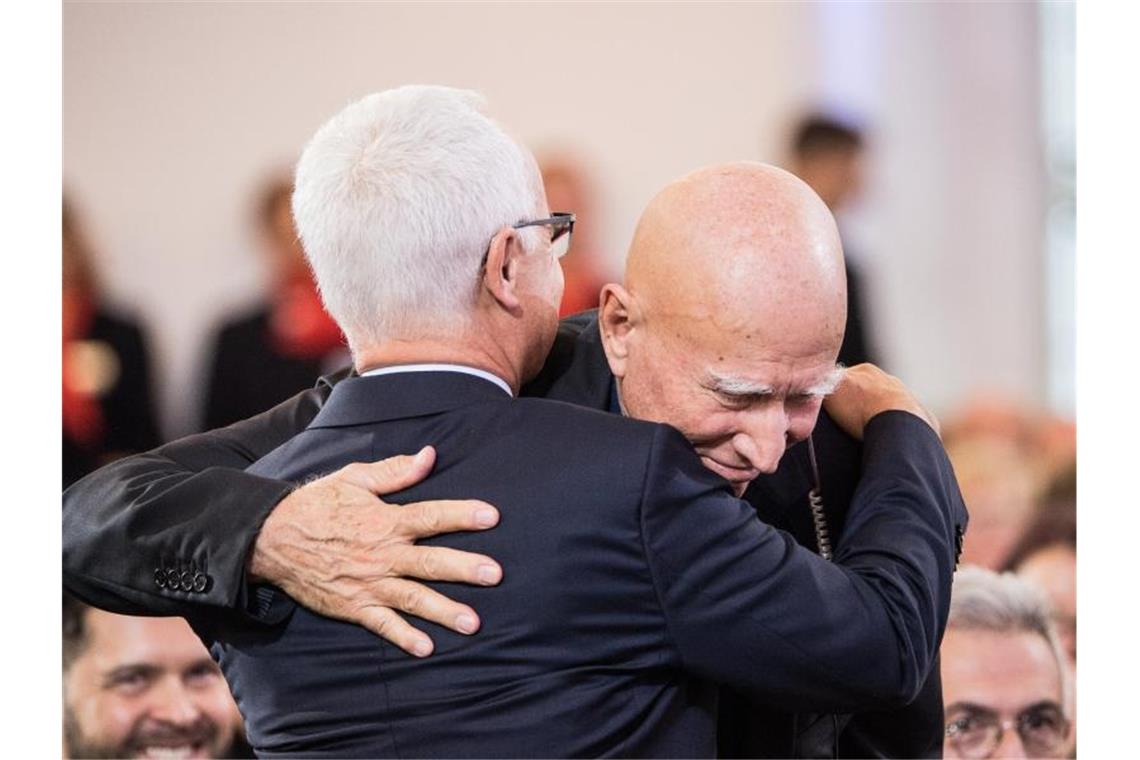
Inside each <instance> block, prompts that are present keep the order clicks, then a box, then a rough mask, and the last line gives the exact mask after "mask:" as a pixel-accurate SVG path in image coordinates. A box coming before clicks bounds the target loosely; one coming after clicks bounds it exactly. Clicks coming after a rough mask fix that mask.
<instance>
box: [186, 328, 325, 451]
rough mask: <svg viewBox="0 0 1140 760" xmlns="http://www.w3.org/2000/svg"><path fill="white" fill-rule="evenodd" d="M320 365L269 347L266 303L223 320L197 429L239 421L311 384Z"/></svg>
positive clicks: (270, 344)
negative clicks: (201, 426) (224, 322)
mask: <svg viewBox="0 0 1140 760" xmlns="http://www.w3.org/2000/svg"><path fill="white" fill-rule="evenodd" d="M322 363H323V360H322V359H300V358H295V357H291V356H283V355H281V354H280V353H278V352H277V351H276V350H275V349H274V347H273V343H272V341H271V340H270V337H269V309H268V307H264V306H263V307H260V308H258V309H257V310H255V311H253V312H250V313H249V314H246V315H243V316H240V317H238V318H236V319H234V320H232V321H230V322H227V323H226V324H224V325H223V326H222V328H221V329H220V330H219V331H218V335H217V337H216V338H215V339H214V348H213V353H212V356H211V358H210V380H209V385H208V387H207V391H206V401H205V409H204V412H203V415H202V420H203V427H204V428H205V429H207V430H210V429H213V428H219V427H222V426H223V425H229V424H230V423H232V422H237V421H238V420H244V419H246V418H247V417H252V416H254V415H255V414H260V413H261V412H264V411H265V410H266V409H269V408H271V407H274V406H276V405H277V404H280V403H281V402H282V401H284V400H286V399H287V398H290V397H291V396H294V395H296V394H297V393H298V392H300V391H303V390H305V389H306V388H310V387H312V385H313V378H315V377H317V376H318V375H320V374H321V371H322V369H321V368H322V366H323V364H322Z"/></svg>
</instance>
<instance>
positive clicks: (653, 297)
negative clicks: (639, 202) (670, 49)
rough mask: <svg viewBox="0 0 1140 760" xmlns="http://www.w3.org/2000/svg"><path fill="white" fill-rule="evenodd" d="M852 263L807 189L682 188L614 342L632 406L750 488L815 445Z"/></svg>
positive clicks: (699, 178)
mask: <svg viewBox="0 0 1140 760" xmlns="http://www.w3.org/2000/svg"><path fill="white" fill-rule="evenodd" d="M846 299H847V296H846V281H845V275H844V268H843V253H842V249H841V246H840V243H839V235H838V232H837V230H836V227H835V221H834V219H833V218H832V216H831V213H830V212H829V211H828V209H827V206H826V205H825V204H824V203H823V201H822V200H820V199H819V197H818V196H817V195H816V194H815V193H814V192H813V191H812V190H811V188H810V187H808V186H807V185H806V184H805V183H804V182H802V181H801V180H799V179H797V178H796V177H795V176H793V175H791V174H789V173H788V172H786V171H783V170H782V169H778V168H776V167H773V166H768V165H766V164H760V163H755V162H740V163H733V164H724V165H720V166H713V167H709V168H706V169H701V170H699V171H696V172H693V173H692V174H689V175H686V176H685V177H682V178H681V179H679V180H677V181H676V182H673V183H672V184H670V185H669V186H668V187H666V188H665V189H664V190H662V191H661V192H660V193H658V195H657V196H656V197H655V198H653V200H652V201H650V203H649V205H648V207H647V208H646V209H645V212H644V213H643V214H642V217H641V220H640V222H639V223H638V226H637V231H636V233H635V235H634V240H633V243H632V245H631V247H630V251H629V258H628V260H627V264H626V281H625V286H624V287H621V286H616V285H611V286H607V288H606V290H605V291H604V292H603V301H602V314H601V322H602V334H603V338H604V340H605V344H606V351H607V357H608V358H609V360H610V366H611V369H613V371H614V374H615V376H616V377H617V378H618V383H619V390H620V392H621V397H622V402H623V404H624V405H625V407H626V410H627V411H628V412H629V413H630V414H631V415H632V416H635V417H639V418H642V419H651V420H656V421H661V422H667V423H669V424H672V425H674V426H675V427H678V428H679V429H680V430H681V431H682V432H684V433H685V434H686V436H687V437H688V438H689V440H690V441H692V442H693V443H694V445H695V446H696V447H697V450H698V452H699V453H701V454H702V457H703V458H704V459H705V464H706V465H708V466H709V467H710V469H713V470H714V471H717V472H719V473H720V474H722V475H724V476H725V477H726V478H728V479H729V480H731V481H734V483H735V484H736V485H737V487H738V490H742V489H743V485H744V484H746V483H747V481H749V480H751V479H752V478H754V477H756V475H757V474H758V473H759V472H771V471H773V470H774V469H775V467H776V464H777V463H778V461H779V458H780V456H781V455H782V454H783V451H784V447H785V446H786V445H787V444H788V443H790V442H794V441H796V440H800V439H802V438H804V437H806V436H807V435H808V433H810V431H811V428H812V427H814V425H815V419H816V416H817V415H818V412H819V406H820V402H821V400H822V396H823V394H825V393H826V392H828V391H829V390H830V389H831V388H832V387H833V386H834V384H835V382H836V381H837V373H836V372H835V366H834V365H835V358H836V356H837V355H838V352H839V346H840V343H841V342H842V339H843V326H844V322H845V319H846V309H847V300H846Z"/></svg>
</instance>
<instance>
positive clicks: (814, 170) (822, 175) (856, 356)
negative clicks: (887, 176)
mask: <svg viewBox="0 0 1140 760" xmlns="http://www.w3.org/2000/svg"><path fill="white" fill-rule="evenodd" d="M863 149H864V139H863V134H862V133H861V132H860V131H859V130H858V129H856V128H855V127H853V126H851V125H848V124H844V123H842V122H840V121H839V120H837V119H834V118H831V117H829V116H824V115H820V114H814V115H810V116H808V117H806V118H804V119H803V120H801V121H800V122H799V124H797V125H796V127H795V129H794V130H793V133H792V140H791V153H792V165H791V167H790V169H791V172H792V173H793V174H795V175H796V176H798V177H799V178H800V179H802V180H803V181H804V182H807V183H808V184H809V185H811V187H812V189H813V190H815V192H816V193H817V194H818V195H819V197H820V198H822V199H823V201H824V203H826V204H827V206H828V208H830V209H831V212H832V213H833V214H834V215H835V217H836V220H837V221H838V222H839V226H840V234H841V236H842V228H843V216H842V211H843V210H844V208H845V207H847V206H848V204H850V203H851V202H853V201H854V200H855V199H856V197H857V196H858V195H859V193H860V192H861V190H862V186H863ZM843 248H844V251H845V253H846V256H845V257H844V258H845V260H846V266H847V329H846V332H845V333H844V336H843V345H842V346H841V347H840V349H839V361H840V362H842V363H843V364H845V365H847V366H849V367H850V366H852V365H854V364H859V363H861V362H873V363H876V364H878V363H879V358H878V354H877V352H876V351H875V350H874V344H873V341H872V340H871V338H870V336H869V335H868V330H869V322H868V317H867V309H866V302H865V298H864V293H865V292H866V291H865V290H864V287H863V275H862V273H860V271H859V269H858V267H857V266H856V265H855V264H854V263H853V256H852V252H851V250H850V249H849V247H848V245H847V240H846V239H844V240H843Z"/></svg>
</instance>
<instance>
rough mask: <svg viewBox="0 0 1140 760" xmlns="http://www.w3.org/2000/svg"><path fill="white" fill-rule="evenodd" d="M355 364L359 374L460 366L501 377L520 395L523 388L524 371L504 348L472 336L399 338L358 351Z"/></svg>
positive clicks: (463, 334) (514, 392)
mask: <svg viewBox="0 0 1140 760" xmlns="http://www.w3.org/2000/svg"><path fill="white" fill-rule="evenodd" d="M354 364H355V366H356V371H357V372H359V373H363V372H367V371H368V370H370V369H377V368H379V367H391V366H395V365H399V364H459V365H462V366H464V367H474V368H475V369H481V370H483V371H484V372H490V373H491V374H493V375H496V376H498V377H501V378H502V379H503V380H504V381H506V383H507V385H509V386H510V387H511V392H512V393H513V394H514V395H516V396H517V395H518V393H519V388H520V387H521V386H522V378H521V370H520V368H519V367H518V366H517V363H515V362H512V361H511V360H510V357H509V356H508V354H507V352H506V351H505V350H503V347H502V346H500V345H498V344H496V343H494V342H493V341H488V340H486V339H480V337H478V336H474V335H471V334H470V333H460V334H458V335H457V336H456V337H451V338H447V339H440V338H421V339H416V340H398V339H397V340H390V341H386V342H384V343H382V344H379V345H374V346H366V347H364V348H362V349H360V350H359V351H357V352H356V356H355V357H354Z"/></svg>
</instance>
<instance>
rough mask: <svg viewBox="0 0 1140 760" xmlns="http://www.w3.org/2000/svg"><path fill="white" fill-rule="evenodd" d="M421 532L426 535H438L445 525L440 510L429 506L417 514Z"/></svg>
mask: <svg viewBox="0 0 1140 760" xmlns="http://www.w3.org/2000/svg"><path fill="white" fill-rule="evenodd" d="M417 521H418V523H419V527H420V530H421V531H423V532H424V533H436V532H438V531H439V529H440V526H441V525H442V524H443V517H442V515H441V514H440V512H439V510H438V509H434V508H432V507H429V506H426V505H425V506H424V507H423V508H421V509H420V510H419V512H418V514H417Z"/></svg>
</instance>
